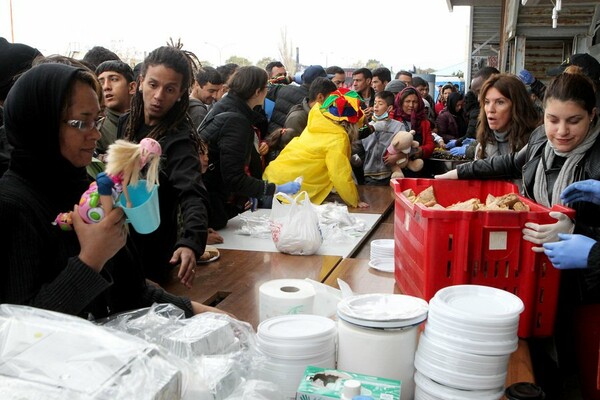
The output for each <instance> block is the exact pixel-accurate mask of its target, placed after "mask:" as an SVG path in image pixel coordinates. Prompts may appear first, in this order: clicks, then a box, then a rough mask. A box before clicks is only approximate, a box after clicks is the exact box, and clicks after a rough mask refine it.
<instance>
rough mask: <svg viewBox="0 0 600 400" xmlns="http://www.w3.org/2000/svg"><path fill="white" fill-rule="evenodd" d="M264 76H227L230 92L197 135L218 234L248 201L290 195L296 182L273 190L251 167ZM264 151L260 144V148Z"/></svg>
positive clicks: (248, 70) (245, 72) (250, 72)
mask: <svg viewBox="0 0 600 400" xmlns="http://www.w3.org/2000/svg"><path fill="white" fill-rule="evenodd" d="M267 80H268V77H267V73H266V71H265V70H263V69H261V68H258V67H241V68H239V69H238V70H237V71H236V72H235V74H234V75H233V76H232V77H231V80H230V83H229V92H227V96H224V97H223V98H222V99H221V100H219V102H218V103H217V104H215V106H214V107H213V108H212V109H211V111H210V112H209V113H208V115H207V116H206V118H205V119H204V122H203V123H202V125H201V126H200V127H199V128H198V133H199V134H200V136H201V137H202V139H203V140H204V141H205V142H206V143H208V158H209V160H210V163H211V164H212V168H209V170H208V171H207V172H206V174H204V182H205V184H206V188H207V190H208V193H209V196H210V206H211V215H210V218H209V226H211V227H212V228H214V229H221V228H223V227H225V225H227V221H228V220H229V219H231V218H233V217H235V216H236V215H237V214H239V213H241V212H243V211H244V210H246V209H247V208H248V200H249V199H251V198H253V199H261V198H268V197H269V196H273V194H275V193H276V192H278V191H282V192H286V193H289V194H293V193H295V192H297V191H298V190H299V189H300V184H299V183H297V182H288V183H285V184H283V185H275V184H273V183H269V182H267V181H264V180H262V179H261V177H262V168H260V167H257V166H256V160H257V159H258V157H259V154H264V153H266V152H264V151H263V149H261V147H260V146H261V134H262V132H260V129H259V128H258V126H259V125H260V123H261V122H262V121H263V118H264V115H263V114H262V113H260V112H258V111H255V109H257V107H258V106H262V104H263V103H264V101H265V97H266V95H267ZM263 146H264V145H263Z"/></svg>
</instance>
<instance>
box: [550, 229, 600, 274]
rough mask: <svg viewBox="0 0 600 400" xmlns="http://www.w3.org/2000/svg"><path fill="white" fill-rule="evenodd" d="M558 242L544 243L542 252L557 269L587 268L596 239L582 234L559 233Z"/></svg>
mask: <svg viewBox="0 0 600 400" xmlns="http://www.w3.org/2000/svg"><path fill="white" fill-rule="evenodd" d="M558 237H559V239H560V242H553V243H544V253H546V255H547V256H548V258H549V259H550V261H551V262H552V265H554V267H555V268H558V269H577V268H587V266H588V256H589V255H590V250H591V249H592V247H593V246H594V244H596V241H595V240H594V239H592V238H589V237H587V236H584V235H570V234H567V233H559V234H558Z"/></svg>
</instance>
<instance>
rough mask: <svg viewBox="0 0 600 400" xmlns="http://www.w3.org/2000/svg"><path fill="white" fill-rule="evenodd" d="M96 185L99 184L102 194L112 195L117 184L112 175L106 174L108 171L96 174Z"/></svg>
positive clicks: (99, 190)
mask: <svg viewBox="0 0 600 400" xmlns="http://www.w3.org/2000/svg"><path fill="white" fill-rule="evenodd" d="M96 185H97V186H98V193H99V194H100V195H102V196H110V195H111V194H112V189H113V187H114V186H115V184H114V182H113V180H112V179H111V178H110V176H108V175H106V172H100V173H99V174H98V175H96Z"/></svg>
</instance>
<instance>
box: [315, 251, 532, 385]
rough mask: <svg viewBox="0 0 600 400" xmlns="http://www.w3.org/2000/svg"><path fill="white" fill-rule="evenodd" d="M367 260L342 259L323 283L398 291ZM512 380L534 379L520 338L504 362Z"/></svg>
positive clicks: (389, 276) (365, 290)
mask: <svg viewBox="0 0 600 400" xmlns="http://www.w3.org/2000/svg"><path fill="white" fill-rule="evenodd" d="M368 263H369V260H365V259H358V258H345V259H343V260H342V261H341V262H340V263H339V264H338V265H337V266H336V268H335V269H334V270H333V272H332V273H331V274H330V275H329V276H328V277H327V279H326V280H325V284H327V285H329V286H333V287H335V288H339V286H338V284H337V279H338V278H340V279H342V280H343V281H345V282H346V283H347V284H348V285H350V287H351V288H352V290H353V291H354V292H355V293H356V294H363V293H395V294H400V293H401V292H400V289H398V287H397V286H396V281H395V279H394V275H393V274H391V273H387V272H380V271H377V270H374V269H373V268H369V265H368ZM516 382H535V377H534V375H533V367H532V365H531V356H530V354H529V346H528V344H527V342H526V341H525V340H523V339H520V340H519V347H518V348H517V350H516V351H515V352H514V353H512V354H511V356H510V361H509V364H508V375H507V376H506V386H509V385H511V384H513V383H516Z"/></svg>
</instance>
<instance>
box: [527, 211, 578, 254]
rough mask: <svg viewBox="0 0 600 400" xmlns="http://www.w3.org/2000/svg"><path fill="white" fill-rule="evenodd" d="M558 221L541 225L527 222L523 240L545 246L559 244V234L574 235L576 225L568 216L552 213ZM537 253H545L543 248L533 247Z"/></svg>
mask: <svg viewBox="0 0 600 400" xmlns="http://www.w3.org/2000/svg"><path fill="white" fill-rule="evenodd" d="M549 215H550V216H551V217H552V218H554V219H556V220H557V221H556V222H555V223H553V224H545V225H539V224H536V223H535V222H527V223H526V224H525V228H524V229H523V239H524V240H527V241H528V242H531V243H534V244H544V243H548V242H557V241H558V240H559V239H558V234H559V233H573V228H574V227H575V224H573V221H571V218H569V217H568V216H567V215H565V214H563V213H561V212H557V211H551V212H550V214H549ZM531 249H532V250H533V251H535V252H536V253H541V252H543V251H544V248H543V247H532V248H531Z"/></svg>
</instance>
